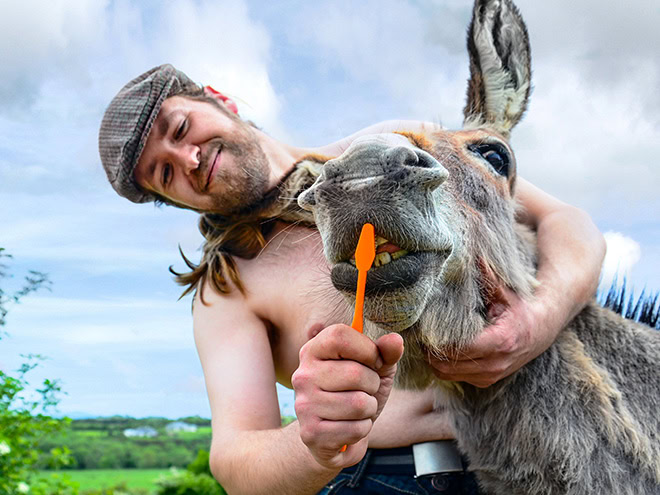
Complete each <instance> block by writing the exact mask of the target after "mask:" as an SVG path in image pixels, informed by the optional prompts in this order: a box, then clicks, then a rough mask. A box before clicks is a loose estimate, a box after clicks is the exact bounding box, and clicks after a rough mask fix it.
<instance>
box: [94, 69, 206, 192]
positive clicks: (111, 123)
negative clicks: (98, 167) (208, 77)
mask: <svg viewBox="0 0 660 495" xmlns="http://www.w3.org/2000/svg"><path fill="white" fill-rule="evenodd" d="M193 87H199V86H198V85H197V84H195V83H194V82H193V81H192V80H191V79H190V78H189V77H188V76H186V75H185V74H184V73H183V72H181V71H179V70H176V69H175V68H174V67H172V66H171V65H169V64H165V65H160V66H158V67H154V68H153V69H151V70H149V71H147V72H145V73H144V74H142V75H140V76H138V77H136V78H135V79H133V80H132V81H131V82H129V83H128V84H127V85H126V86H124V87H123V88H122V89H121V90H120V91H119V93H117V96H115V97H114V98H113V100H112V101H111V102H110V105H108V108H107V109H106V111H105V115H104V116H103V120H102V121H101V128H100V130H99V153H100V155H101V163H102V164H103V168H104V169H105V173H106V174H107V175H108V180H109V181H110V184H112V187H113V188H114V189H115V191H117V193H118V194H119V195H120V196H123V197H125V198H128V199H129V200H131V201H133V202H134V203H146V202H149V201H153V200H154V199H155V197H154V196H153V195H152V194H150V193H148V192H147V191H144V190H143V189H142V188H141V187H140V186H139V185H138V184H137V183H136V182H135V178H134V177H133V172H134V171H135V166H136V165H137V162H138V160H139V159H140V155H141V154H142V150H143V149H144V144H145V143H146V142H147V138H148V137H149V133H150V132H151V128H152V126H153V124H154V121H155V120H156V117H157V116H158V112H159V111H160V107H161V105H162V104H163V101H165V98H167V97H168V96H170V95H172V94H174V93H178V92H180V91H181V90H184V89H188V88H193Z"/></svg>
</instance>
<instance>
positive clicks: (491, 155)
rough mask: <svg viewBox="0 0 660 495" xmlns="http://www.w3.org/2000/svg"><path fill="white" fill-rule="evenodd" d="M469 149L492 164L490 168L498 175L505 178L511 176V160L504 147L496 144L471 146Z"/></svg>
mask: <svg viewBox="0 0 660 495" xmlns="http://www.w3.org/2000/svg"><path fill="white" fill-rule="evenodd" d="M468 149H469V150H470V151H472V152H473V153H476V154H477V155H479V156H480V157H481V158H483V159H484V160H486V161H487V162H488V163H490V166H491V167H493V169H494V170H495V172H497V173H498V174H500V175H503V176H504V177H507V176H508V175H509V164H510V163H511V158H510V157H509V152H508V151H507V150H506V149H505V148H504V147H503V146H502V145H500V144H496V143H484V144H471V145H469V146H468Z"/></svg>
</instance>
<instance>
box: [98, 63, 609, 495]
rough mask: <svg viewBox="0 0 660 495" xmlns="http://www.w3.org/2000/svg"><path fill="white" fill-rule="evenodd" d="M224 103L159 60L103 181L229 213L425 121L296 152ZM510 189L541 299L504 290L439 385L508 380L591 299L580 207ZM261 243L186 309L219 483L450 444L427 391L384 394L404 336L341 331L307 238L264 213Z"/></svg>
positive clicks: (279, 479)
mask: <svg viewBox="0 0 660 495" xmlns="http://www.w3.org/2000/svg"><path fill="white" fill-rule="evenodd" d="M204 93H206V95H204ZM233 109H235V107H233V103H232V102H231V101H229V100H227V99H226V98H225V97H223V96H222V95H220V94H218V93H215V92H212V91H211V90H208V89H206V90H202V88H200V87H199V86H197V85H196V84H195V83H193V82H192V81H191V80H190V79H189V78H188V77H187V76H186V75H185V74H183V73H181V72H179V71H177V70H175V69H174V68H173V67H171V66H160V67H157V68H154V69H152V70H151V71H149V72H147V73H145V74H143V75H141V76H139V77H138V78H136V79H134V80H133V81H131V82H130V83H128V84H127V85H126V86H125V87H124V88H123V89H122V90H121V91H120V92H119V94H118V95H117V96H116V97H115V98H114V99H113V101H112V102H111V104H110V106H109V107H108V110H107V111H106V114H105V117H104V119H103V122H102V124H101V130H100V134H99V148H100V153H101V160H102V162H103V166H104V168H105V169H106V172H107V174H108V178H109V180H110V182H111V183H112V185H113V187H114V188H115V190H116V191H117V192H118V193H119V194H120V195H122V196H124V197H126V198H128V199H130V200H131V201H134V202H147V201H153V200H157V201H162V202H166V203H170V204H174V205H176V206H180V207H185V208H190V209H193V210H196V211H199V212H217V213H220V214H223V215H226V216H231V215H233V214H235V213H236V212H239V211H241V210H242V209H244V207H246V206H247V205H256V204H258V201H259V199H260V198H261V197H263V196H264V195H265V194H266V193H267V192H268V191H272V190H273V189H274V188H275V187H276V186H277V185H278V184H279V183H280V181H281V180H282V179H283V178H284V177H286V175H287V174H288V173H289V172H290V170H291V168H292V166H293V164H294V163H295V162H297V161H298V160H299V159H300V158H301V157H303V156H304V155H307V154H309V153H317V154H322V155H326V156H337V155H339V154H340V153H341V152H342V151H343V150H345V149H346V148H347V146H348V144H349V143H350V142H351V141H352V140H353V139H354V138H355V137H357V136H358V135H363V134H371V133H379V132H388V131H394V130H410V131H424V130H427V131H428V130H431V129H432V124H428V123H420V122H403V121H390V122H384V123H381V124H377V125H375V126H371V127H369V128H367V129H364V130H363V131H360V132H358V133H356V134H354V135H352V136H349V137H348V138H345V139H343V140H341V141H338V142H336V143H332V144H330V145H327V146H323V147H320V148H316V149H306V148H299V147H294V146H289V145H286V144H284V143H280V142H278V141H276V140H274V139H273V138H271V137H269V136H268V135H266V134H265V133H263V132H261V131H260V130H258V129H255V128H254V127H252V126H250V125H248V124H247V123H245V122H243V121H242V120H241V119H240V118H238V117H237V116H236V115H234V113H233V112H232V110H233ZM516 194H517V196H518V199H519V201H520V202H521V203H522V205H523V206H524V208H525V214H524V218H522V220H523V221H525V222H526V223H528V224H529V225H531V226H532V227H533V228H534V229H535V230H536V231H537V234H538V241H539V249H540V259H539V272H538V278H539V281H540V282H541V287H540V288H539V289H538V291H537V295H538V298H537V300H536V301H535V302H533V303H530V304H526V303H523V302H522V301H520V300H519V299H517V298H516V297H515V296H514V295H511V297H510V301H509V302H510V306H509V307H508V310H507V311H506V312H505V313H504V314H503V315H502V316H501V317H500V318H499V319H498V320H497V322H496V323H494V324H493V325H492V326H491V327H489V328H488V329H486V331H485V332H484V333H483V335H482V336H480V337H479V338H478V339H477V340H476V341H475V342H474V344H473V345H472V346H471V348H470V349H468V350H467V351H466V352H465V353H464V354H461V355H459V356H455V359H454V360H451V361H448V362H446V361H445V362H432V363H431V365H432V366H433V367H434V368H435V372H436V374H437V375H438V376H440V377H441V378H443V379H447V380H457V381H467V382H470V383H473V384H475V385H478V386H488V385H490V384H492V383H494V382H496V381H497V380H499V379H501V378H503V377H505V376H508V375H509V374H510V373H512V372H514V371H515V370H517V369H518V368H520V367H521V366H523V365H524V364H525V363H527V362H528V361H530V360H531V359H533V358H534V357H536V356H537V355H539V354H540V353H541V352H543V351H544V350H545V349H546V348H547V347H548V346H549V345H550V343H551V342H552V341H553V340H554V338H555V337H556V335H557V333H558V332H559V330H560V329H561V328H562V327H563V326H564V324H565V323H566V322H567V321H568V320H569V319H570V318H572V317H573V316H574V315H575V314H576V313H577V312H578V311H579V310H580V309H581V308H582V306H583V305H584V304H585V303H586V302H587V301H588V300H589V299H590V298H591V297H592V296H593V294H594V293H595V290H596V286H597V282H598V274H599V272H600V266H601V263H602V259H603V257H604V251H605V246H604V240H603V237H602V235H601V234H600V233H599V231H598V230H597V229H596V227H595V226H594V225H593V223H592V221H591V220H590V218H589V217H588V215H586V214H585V213H584V212H582V211H581V210H578V209H576V208H573V207H571V206H569V205H566V204H564V203H562V202H560V201H558V200H556V199H555V198H553V197H551V196H549V195H547V194H545V193H544V192H542V191H540V190H539V189H537V188H535V187H534V186H532V185H531V184H529V183H527V182H525V181H524V180H521V179H519V183H518V188H517V193H516ZM267 240H268V241H269V242H268V244H267V245H266V247H265V248H264V249H263V250H262V251H261V253H260V254H259V255H258V256H257V257H254V258H252V259H245V258H241V257H237V256H233V258H232V259H233V261H234V263H235V265H236V268H237V271H238V273H239V275H240V280H241V282H242V284H243V287H244V290H242V291H241V290H238V289H237V288H236V284H235V283H234V282H231V281H228V282H227V284H228V285H227V288H228V293H226V294H220V293H219V292H218V291H216V290H214V287H213V285H212V284H211V283H210V281H209V280H208V279H206V280H205V281H204V282H203V284H201V286H198V287H197V288H198V289H202V290H203V297H204V301H203V302H204V303H203V302H202V301H201V297H200V295H201V293H202V291H201V290H197V291H196V295H195V299H194V304H193V319H194V332H195V341H196V345H197V350H198V353H199V356H200V359H201V362H202V366H203V369H204V375H205V379H206V387H207V391H208V395H209V401H210V404H211V411H212V421H213V441H212V445H211V467H212V471H213V473H214V475H215V477H216V478H217V479H218V481H220V482H221V484H222V485H223V486H224V487H225V489H227V491H228V492H229V493H269V494H275V493H277V494H298V493H300V494H312V493H316V492H318V491H319V490H321V489H323V487H324V486H325V485H326V484H327V483H328V482H330V480H332V479H333V478H335V477H336V476H337V475H338V473H339V472H340V470H341V469H342V468H345V467H348V466H352V465H354V464H356V463H357V462H359V461H360V460H361V459H362V458H363V457H364V456H365V452H366V450H367V448H368V447H369V448H370V449H386V448H393V447H405V446H410V445H412V444H415V443H419V442H427V441H435V440H442V439H450V438H452V431H451V429H450V427H449V424H448V422H447V418H446V417H445V416H444V415H443V413H442V411H441V410H440V411H434V408H433V397H432V395H433V394H432V393H431V392H410V391H400V390H391V385H392V378H393V376H394V373H395V371H396V363H397V361H398V359H399V358H400V356H401V354H402V352H403V344H402V341H401V338H400V337H399V336H398V335H397V334H389V335H385V336H384V337H382V338H380V339H379V340H378V341H376V342H372V341H371V340H370V339H368V338H367V337H365V336H364V335H362V334H359V333H358V332H355V331H354V330H352V329H351V328H350V327H349V326H347V324H348V323H349V322H350V319H351V316H352V308H350V307H348V305H347V304H346V303H345V302H344V301H343V299H342V298H341V297H340V296H339V295H338V293H337V292H336V291H334V289H333V288H332V286H331V284H330V280H329V276H328V273H329V272H328V266H327V264H326V262H325V259H324V258H323V255H322V253H321V249H320V241H319V238H318V235H317V233H316V232H315V231H313V230H310V229H305V228H302V227H293V226H291V225H288V224H285V223H283V222H276V223H275V227H274V228H273V229H272V230H271V231H270V232H269V233H268V239H267ZM276 382H279V383H281V384H283V385H284V386H287V387H290V388H291V387H293V388H294V389H295V391H296V413H297V416H298V421H295V422H293V423H292V424H290V425H288V426H286V427H284V428H282V427H281V426H280V413H279V407H278V402H277V395H276V389H275V383H276ZM381 412H382V413H381ZM376 418H378V421H375V420H376ZM345 444H347V445H348V448H347V449H346V450H345V451H343V452H342V451H341V446H342V445H345ZM383 490H384V488H383ZM382 493H385V491H383V492H382ZM392 493H399V492H396V491H394V492H392ZM406 493H409V492H406Z"/></svg>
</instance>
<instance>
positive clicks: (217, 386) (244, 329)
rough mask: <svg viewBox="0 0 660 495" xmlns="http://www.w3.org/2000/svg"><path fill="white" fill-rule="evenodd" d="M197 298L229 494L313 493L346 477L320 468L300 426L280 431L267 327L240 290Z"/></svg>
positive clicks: (220, 467)
mask: <svg viewBox="0 0 660 495" xmlns="http://www.w3.org/2000/svg"><path fill="white" fill-rule="evenodd" d="M204 299H205V301H206V302H207V303H208V305H204V304H202V302H201V301H200V300H199V297H197V298H196V300H195V304H194V308H193V320H194V327H195V343H196V346H197V351H198V353H199V357H200V360H201V363H202V367H203V369H204V377H205V380H206V388H207V392H208V396H209V402H210V405H211V413H212V423H213V440H212V444H211V470H212V472H213V475H214V476H215V477H216V479H217V480H218V481H219V482H220V483H221V484H222V485H223V486H224V487H225V488H226V489H227V491H228V492H229V493H241V494H251V493H254V494H257V493H267V494H269V495H272V494H273V493H287V494H289V493H290V494H312V493H316V492H317V491H319V490H320V489H321V488H322V487H323V486H324V485H325V484H326V483H327V482H328V481H329V480H331V479H332V478H333V477H334V476H336V475H337V473H338V472H339V468H337V469H328V468H325V467H323V466H321V465H320V464H319V463H318V462H317V461H316V460H315V459H314V457H313V456H312V455H311V454H310V451H309V450H308V448H307V447H306V446H305V445H304V444H303V443H302V441H301V440H300V433H299V427H298V422H294V423H292V424H291V425H288V426H287V427H285V428H281V423H280V421H281V420H280V412H279V406H278V402H277V393H276V389H275V372H274V366H273V361H272V354H271V348H270V342H269V339H268V333H267V328H266V325H265V324H264V322H262V321H261V320H260V319H259V318H258V317H257V316H255V315H254V314H253V313H252V312H251V311H250V310H249V308H248V306H247V304H246V303H245V299H244V296H243V295H242V294H241V293H240V292H239V291H238V290H234V291H232V293H231V294H229V295H225V296H220V295H218V294H217V293H215V292H214V291H213V290H212V288H211V287H207V288H206V290H205V291H204Z"/></svg>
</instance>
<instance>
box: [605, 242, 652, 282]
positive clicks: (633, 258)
mask: <svg viewBox="0 0 660 495" xmlns="http://www.w3.org/2000/svg"><path fill="white" fill-rule="evenodd" d="M604 235H605V242H606V243H607V254H606V255H605V260H604V261H603V268H602V271H601V282H600V286H601V287H602V288H603V289H604V290H607V289H608V288H609V287H610V286H611V285H612V282H613V281H614V279H615V278H616V280H618V281H619V283H621V282H622V281H623V280H624V278H625V279H629V278H630V273H631V271H632V268H633V267H634V266H635V265H636V264H637V262H638V261H639V260H640V258H641V257H642V249H641V247H640V245H639V243H638V242H637V241H635V240H634V239H631V238H630V237H627V236H625V235H623V234H621V233H619V232H611V231H610V232H606V233H605V234H604Z"/></svg>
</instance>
